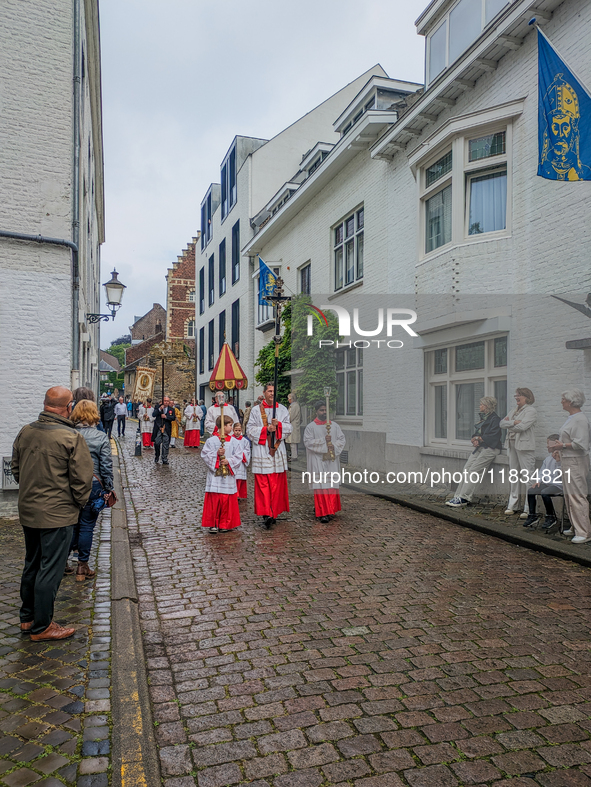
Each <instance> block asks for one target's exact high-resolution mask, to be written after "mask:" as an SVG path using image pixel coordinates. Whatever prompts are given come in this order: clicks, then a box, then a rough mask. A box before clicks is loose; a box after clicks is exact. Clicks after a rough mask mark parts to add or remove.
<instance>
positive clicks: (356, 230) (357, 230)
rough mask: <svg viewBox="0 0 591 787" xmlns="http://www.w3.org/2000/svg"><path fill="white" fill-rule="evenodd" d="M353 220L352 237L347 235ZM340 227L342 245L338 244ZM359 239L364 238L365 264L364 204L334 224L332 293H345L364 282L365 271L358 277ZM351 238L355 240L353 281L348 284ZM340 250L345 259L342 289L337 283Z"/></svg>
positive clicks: (332, 238)
mask: <svg viewBox="0 0 591 787" xmlns="http://www.w3.org/2000/svg"><path fill="white" fill-rule="evenodd" d="M361 211H363V225H362V226H361V227H360V226H359V214H360V212H361ZM351 219H353V222H354V223H353V235H352V236H351V235H347V234H346V227H347V222H348V221H350V220H351ZM339 227H342V228H343V238H342V240H341V242H340V243H337V242H336V232H337V230H338V229H339ZM359 237H362V238H363V259H364V262H365V205H364V204H363V203H361V204H360V205H357V207H356V208H354V209H353V210H352V211H349V212H348V213H347V215H346V216H345V217H344V218H343V219H341V220H340V221H337V223H336V224H334V225H333V226H332V227H331V228H330V238H331V246H330V248H331V255H332V257H331V259H332V265H331V271H332V292H339V293H341V292H345V291H346V290H348V289H349V288H350V287H353V286H355V285H356V284H357V283H358V282H360V281H363V273H364V271H363V270H362V271H361V275H358V274H359V260H358V248H359V240H358V239H359ZM351 238H352V239H353V280H352V281H350V282H347V281H345V278H346V247H347V241H348V240H350V239H351ZM339 248H342V251H343V258H342V265H343V283H342V284H341V286H340V287H337V282H336V252H337V250H338V249H339Z"/></svg>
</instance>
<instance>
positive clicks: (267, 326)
mask: <svg viewBox="0 0 591 787" xmlns="http://www.w3.org/2000/svg"><path fill="white" fill-rule="evenodd" d="M274 327H275V320H273V319H271V320H265V322H261V323H260V324H259V325H257V331H262V332H263V333H266V332H267V331H270V330H271V328H274Z"/></svg>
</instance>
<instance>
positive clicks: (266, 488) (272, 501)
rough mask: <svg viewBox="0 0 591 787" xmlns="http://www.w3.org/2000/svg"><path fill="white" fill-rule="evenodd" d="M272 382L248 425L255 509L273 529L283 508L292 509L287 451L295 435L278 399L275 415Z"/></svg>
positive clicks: (284, 509) (254, 410)
mask: <svg viewBox="0 0 591 787" xmlns="http://www.w3.org/2000/svg"><path fill="white" fill-rule="evenodd" d="M274 394H275V389H274V387H273V384H272V383H269V384H267V385H265V387H264V389H263V401H262V402H261V403H260V405H259V406H258V407H253V408H252V411H251V413H250V418H249V419H248V426H247V427H246V435H247V437H248V438H250V440H251V442H252V472H253V474H254V512H255V514H257V516H262V517H264V526H265V527H266V528H267V529H269V528H270V527H271V525H273V524H274V523H275V521H276V519H277V517H278V516H279V514H281V513H283V511H289V492H288V488H287V452H286V450H285V438H286V437H287V435H289V434H291V423H290V421H289V413H288V412H287V408H286V407H284V406H283V405H282V404H279V402H277V406H276V411H275V418H273V397H274Z"/></svg>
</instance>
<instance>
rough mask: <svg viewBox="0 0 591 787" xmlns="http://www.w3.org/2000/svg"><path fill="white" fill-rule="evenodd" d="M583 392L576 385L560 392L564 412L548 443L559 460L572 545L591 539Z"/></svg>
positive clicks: (588, 432)
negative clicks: (562, 419) (557, 434)
mask: <svg viewBox="0 0 591 787" xmlns="http://www.w3.org/2000/svg"><path fill="white" fill-rule="evenodd" d="M584 403H585V394H584V393H583V392H582V391H580V390H579V389H578V388H571V389H570V390H568V391H564V392H563V393H562V399H561V404H562V409H563V410H566V412H567V413H568V418H567V419H566V421H565V422H564V423H563V425H562V428H561V429H560V432H559V437H558V440H554V441H553V442H551V443H549V447H550V448H552V449H554V451H555V454H554V458H555V459H556V460H557V461H559V462H560V465H561V469H562V483H563V487H564V502H565V504H566V510H567V511H568V518H569V520H570V523H571V528H570V530H566V531H565V533H564V534H565V535H567V536H570V535H572V536H574V537H573V539H572V541H571V543H572V544H586V543H587V542H588V541H591V523H590V522H589V501H588V499H587V494H588V491H589V490H588V486H587V475H588V473H589V447H590V446H591V427H590V426H589V420H588V419H587V416H586V415H585V414H584V413H582V412H581V407H582V406H583V405H584Z"/></svg>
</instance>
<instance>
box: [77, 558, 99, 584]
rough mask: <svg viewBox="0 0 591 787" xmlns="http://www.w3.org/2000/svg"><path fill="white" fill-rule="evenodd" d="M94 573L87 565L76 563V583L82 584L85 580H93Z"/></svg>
mask: <svg viewBox="0 0 591 787" xmlns="http://www.w3.org/2000/svg"><path fill="white" fill-rule="evenodd" d="M95 574H96V571H93V570H92V569H91V568H89V566H88V563H82V562H79V563H78V568H77V569H76V582H84V580H85V579H94V576H95Z"/></svg>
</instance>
